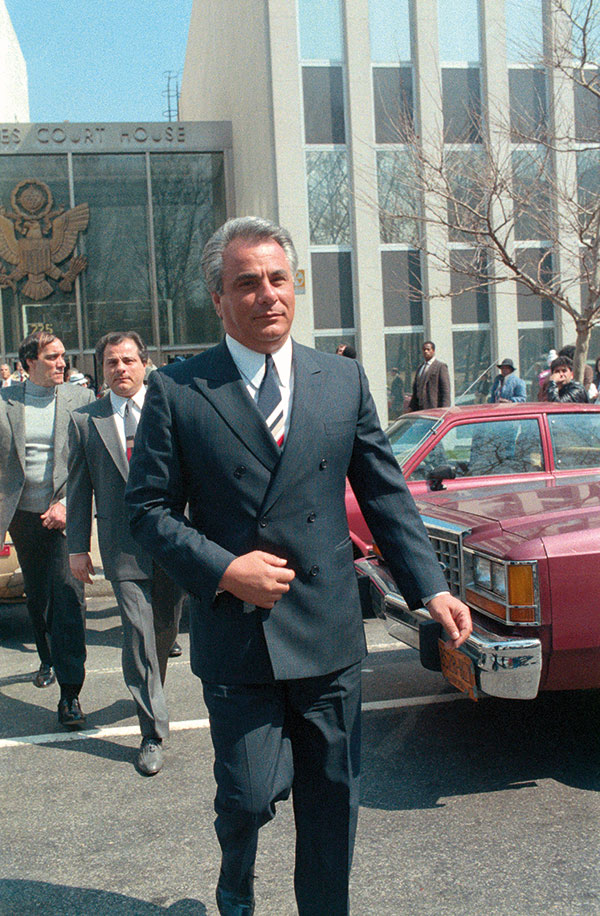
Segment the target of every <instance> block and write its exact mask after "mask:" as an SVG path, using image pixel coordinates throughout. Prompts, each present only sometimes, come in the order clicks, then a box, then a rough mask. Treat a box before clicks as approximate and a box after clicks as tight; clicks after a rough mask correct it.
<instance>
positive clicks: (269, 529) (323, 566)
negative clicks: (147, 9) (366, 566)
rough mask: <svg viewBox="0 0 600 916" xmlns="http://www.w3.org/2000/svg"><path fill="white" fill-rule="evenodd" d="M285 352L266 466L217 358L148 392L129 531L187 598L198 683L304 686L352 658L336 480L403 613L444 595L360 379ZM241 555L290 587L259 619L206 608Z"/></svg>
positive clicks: (227, 602)
mask: <svg viewBox="0 0 600 916" xmlns="http://www.w3.org/2000/svg"><path fill="white" fill-rule="evenodd" d="M293 353H294V356H293V359H294V398H293V404H292V407H291V424H290V428H289V432H288V434H287V436H286V441H285V444H284V448H283V451H282V452H280V451H279V449H278V448H277V446H276V445H275V442H274V441H273V438H272V436H271V434H270V432H269V430H268V428H267V426H266V424H265V422H264V419H263V417H262V415H261V414H260V412H259V410H258V408H257V407H256V405H255V404H254V403H253V401H252V399H251V398H250V397H249V395H248V392H247V390H246V387H245V385H244V382H243V381H242V379H241V378H240V375H239V373H238V371H237V368H236V366H235V363H234V362H233V360H232V358H231V355H230V353H229V350H228V349H227V346H226V344H225V343H221V344H219V345H218V346H217V347H214V348H212V349H211V350H207V351H206V352H204V353H202V354H200V355H199V356H196V357H194V358H192V359H188V360H186V361H185V362H182V363H176V364H173V365H171V366H169V367H166V368H164V369H161V370H159V371H158V372H153V373H152V375H151V376H150V379H149V381H148V392H147V394H146V402H145V404H144V410H143V411H142V418H141V421H140V425H139V428H138V434H137V438H136V447H135V450H134V454H133V456H132V459H131V464H130V471H129V482H128V485H127V491H126V499H127V500H128V502H129V503H130V505H131V508H132V530H133V533H134V535H135V537H136V538H137V539H138V540H139V541H140V543H141V544H142V545H143V546H144V548H145V549H146V550H148V551H149V552H150V553H151V554H152V555H153V556H154V557H155V559H156V560H157V561H158V562H159V563H160V565H161V566H162V567H163V568H164V569H165V570H166V571H167V572H168V573H169V575H171V576H172V577H173V579H175V581H177V582H178V583H179V584H180V585H181V586H182V587H183V588H184V589H186V590H187V591H188V592H190V593H191V594H192V596H193V600H192V602H191V606H190V631H191V653H190V655H191V662H192V668H193V670H194V672H195V673H196V674H198V675H199V676H200V677H202V678H203V679H205V680H207V681H212V682H216V683H259V682H265V681H269V680H272V679H273V678H276V679H290V678H301V677H309V676H316V675H321V674H326V673H328V672H332V671H335V670H338V669H341V668H344V667H346V666H347V665H351V664H353V663H355V662H357V661H359V660H360V659H361V658H362V657H363V656H364V654H365V651H366V648H365V639H364V628H363V622H362V615H361V610H360V602H359V596H358V588H357V582H356V576H355V574H354V569H353V548H352V542H351V540H350V537H349V534H348V520H347V517H346V509H345V502H344V494H345V480H346V476H348V478H349V479H350V483H351V484H352V487H353V488H354V491H355V493H356V496H357V498H358V501H359V504H360V506H361V508H362V511H363V513H364V516H365V519H366V521H367V524H368V525H369V528H370V530H371V531H372V533H373V535H374V537H375V539H376V541H377V543H378V544H379V546H380V547H381V549H382V550H383V552H384V555H385V556H386V559H388V562H389V563H390V565H391V569H392V573H393V574H394V576H395V578H396V580H397V581H398V582H399V583H400V586H401V588H402V589H403V591H404V594H405V597H406V598H407V600H408V601H409V603H410V604H411V606H419V605H420V603H421V598H422V596H424V595H431V594H434V593H436V592H439V591H443V590H446V589H447V585H446V581H445V579H444V576H443V574H442V572H441V569H440V567H439V564H438V562H437V560H436V558H435V555H434V553H433V551H432V549H431V546H430V544H429V540H428V538H427V535H426V532H425V529H424V527H423V524H422V522H421V519H420V517H419V514H418V512H417V510H416V507H415V505H414V502H413V500H412V497H411V496H410V494H409V492H408V489H407V487H406V484H405V482H404V479H403V477H402V474H401V472H400V469H399V467H398V464H397V462H396V460H395V458H394V456H393V454H392V451H391V448H390V445H389V442H388V440H387V438H386V436H385V435H384V433H383V432H382V430H381V427H380V425H379V421H378V418H377V413H376V410H375V405H374V403H373V400H372V398H371V396H370V394H369V389H368V384H367V379H366V377H365V374H364V371H363V369H362V367H361V366H360V364H359V363H357V362H356V361H355V360H352V359H339V357H337V356H332V355H330V354H325V353H319V352H317V351H316V350H311V349H309V348H308V347H304V346H301V345H299V344H296V343H294V349H293ZM186 504H188V505H189V517H186V514H185V512H184V510H185V507H186ZM255 549H260V550H266V551H269V552H271V553H274V554H277V555H278V556H280V557H285V558H286V559H287V561H288V565H289V566H290V567H291V568H292V569H293V570H294V571H295V573H296V578H295V579H294V581H293V582H292V584H291V588H290V590H289V592H287V593H286V594H285V595H284V596H283V597H282V598H281V599H280V600H279V601H278V602H277V603H276V604H275V607H274V608H273V609H272V610H265V609H264V608H254V607H250V606H248V605H247V604H245V603H243V602H242V601H240V600H239V599H238V598H236V597H234V596H233V595H231V594H229V593H222V594H220V595H215V593H216V589H217V586H218V583H219V581H220V579H221V577H222V575H223V573H224V571H225V569H226V568H227V566H228V565H229V564H230V562H231V561H232V560H233V559H234V558H235V557H237V556H239V555H241V554H244V553H247V552H249V551H251V550H255Z"/></svg>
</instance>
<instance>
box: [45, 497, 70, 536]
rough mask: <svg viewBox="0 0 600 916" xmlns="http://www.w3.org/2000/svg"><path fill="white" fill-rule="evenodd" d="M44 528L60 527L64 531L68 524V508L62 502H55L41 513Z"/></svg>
mask: <svg viewBox="0 0 600 916" xmlns="http://www.w3.org/2000/svg"><path fill="white" fill-rule="evenodd" d="M40 518H41V520H42V525H43V526H44V528H58V529H59V531H64V530H65V527H66V524H67V510H66V509H65V507H64V506H63V504H62V503H54V505H53V506H50V508H49V509H46V511H45V512H43V513H42V514H41V515H40Z"/></svg>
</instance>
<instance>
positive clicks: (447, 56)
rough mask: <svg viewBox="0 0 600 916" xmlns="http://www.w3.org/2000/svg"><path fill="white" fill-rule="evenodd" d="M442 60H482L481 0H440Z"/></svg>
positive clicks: (439, 26) (474, 61)
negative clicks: (480, 31) (480, 33)
mask: <svg viewBox="0 0 600 916" xmlns="http://www.w3.org/2000/svg"><path fill="white" fill-rule="evenodd" d="M438 35H439V45H440V60H441V61H442V62H444V63H448V62H450V61H453V62H458V61H462V62H467V61H468V62H469V63H479V60H480V48H479V4H478V0H438Z"/></svg>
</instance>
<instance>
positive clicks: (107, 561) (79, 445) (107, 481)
mask: <svg viewBox="0 0 600 916" xmlns="http://www.w3.org/2000/svg"><path fill="white" fill-rule="evenodd" d="M96 359H97V362H98V364H99V365H101V366H102V369H103V373H104V380H105V382H106V384H107V385H108V388H109V392H108V394H107V395H106V396H105V397H103V398H101V399H100V400H97V401H95V402H94V403H93V404H90V405H88V406H87V407H85V408H83V409H82V410H76V411H74V412H73V414H72V417H71V424H70V426H69V477H68V482H67V495H68V500H69V506H70V509H72V511H69V516H68V520H67V541H68V547H69V562H70V566H71V571H72V572H73V575H74V576H75V577H76V578H77V579H79V580H80V581H81V582H91V578H90V576H91V575H93V573H94V567H93V563H92V559H91V556H90V553H89V550H90V536H91V530H92V496H93V497H94V498H95V501H96V519H97V524H98V541H99V545H100V553H101V555H102V562H103V565H104V575H105V577H106V578H107V579H109V580H110V582H111V584H112V587H113V591H114V593H115V597H116V599H117V603H118V605H119V610H120V612H121V620H122V623H123V655H122V662H123V675H124V677H125V683H126V684H127V686H128V688H129V690H130V692H131V694H132V696H133V698H134V700H135V704H136V708H137V714H138V719H139V722H140V730H141V733H142V745H141V748H140V752H139V755H138V766H139V768H140V770H141V771H142V773H144V774H146V775H147V776H153V775H155V774H156V773H158V771H159V770H160V769H161V767H162V764H163V747H162V744H163V738H166V736H167V735H168V732H169V720H168V713H167V705H166V701H165V697H164V693H163V681H164V678H165V673H166V666H167V657H168V654H169V650H170V649H171V647H172V645H173V642H174V640H175V637H176V636H177V624H178V622H179V616H180V613H181V609H180V604H179V600H178V599H179V589H178V588H177V587H176V586H175V584H174V583H173V582H172V580H170V579H169V578H168V577H167V576H166V575H165V573H163V571H162V570H161V569H160V568H158V567H156V566H154V564H153V562H152V557H151V556H150V555H149V554H147V553H145V552H144V551H143V550H142V548H141V547H140V545H139V544H138V543H137V542H136V541H134V540H133V538H132V537H131V534H130V533H129V519H128V513H127V508H126V506H125V500H124V494H125V484H126V482H127V476H128V473H129V459H128V456H130V453H131V449H132V447H133V440H134V438H135V431H136V427H137V422H138V419H139V415H140V412H141V409H142V405H143V403H144V396H145V393H146V390H145V386H144V377H145V373H146V366H147V363H148V351H147V349H146V345H145V344H144V342H143V340H142V339H141V337H140V336H139V334H137V333H136V332H135V331H123V332H120V331H113V332H111V333H109V334H106V335H105V336H104V337H102V338H101V339H100V340H99V341H98V344H97V346H96Z"/></svg>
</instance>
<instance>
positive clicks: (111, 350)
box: [102, 337, 146, 398]
mask: <svg viewBox="0 0 600 916" xmlns="http://www.w3.org/2000/svg"><path fill="white" fill-rule="evenodd" d="M102 369H103V371H104V381H105V382H106V384H107V385H108V387H109V388H110V390H111V391H114V393H115V394H118V395H120V396H121V397H122V398H131V397H133V395H134V394H137V392H138V391H139V390H140V388H141V387H142V385H143V384H144V376H145V374H146V363H143V362H142V360H141V357H140V354H139V351H138V348H137V345H136V343H135V341H134V340H131V338H130V337H126V338H125V340H122V341H121V343H118V344H112V345H110V344H109V345H108V346H107V347H106V348H105V350H104V357H103V359H102Z"/></svg>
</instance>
